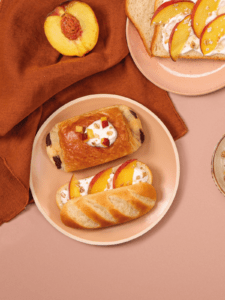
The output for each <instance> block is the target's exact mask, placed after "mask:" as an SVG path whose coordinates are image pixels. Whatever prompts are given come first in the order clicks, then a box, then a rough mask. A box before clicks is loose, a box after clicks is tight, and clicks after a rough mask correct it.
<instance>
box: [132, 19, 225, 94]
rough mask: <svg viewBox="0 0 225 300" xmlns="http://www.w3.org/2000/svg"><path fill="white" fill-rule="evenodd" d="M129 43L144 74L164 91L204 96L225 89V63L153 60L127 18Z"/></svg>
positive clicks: (167, 59)
mask: <svg viewBox="0 0 225 300" xmlns="http://www.w3.org/2000/svg"><path fill="white" fill-rule="evenodd" d="M126 36H127V44H128V48H129V50H130V53H131V56H132V58H133V60H134V63H135V64H136V66H137V67H138V69H139V70H140V71H141V72H142V74H143V75H144V76H145V77H146V78H147V79H148V80H150V81H151V82H153V83H154V84H155V85H157V86H159V87H160V88H162V89H164V90H166V91H168V92H172V93H176V94H181V95H189V96H194V95H203V94H207V93H210V92H213V91H216V90H218V89H220V88H222V87H224V86H225V61H216V60H203V59H196V60H190V59H179V60H178V61H176V62H174V61H172V59H169V58H159V57H150V56H149V55H148V53H147V51H146V50H145V47H144V44H143V42H142V40H141V38H140V36H139V34H138V32H137V30H136V28H135V27H134V25H133V23H132V22H131V21H130V20H129V19H127V26H126Z"/></svg>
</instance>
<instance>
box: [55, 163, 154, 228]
mask: <svg viewBox="0 0 225 300" xmlns="http://www.w3.org/2000/svg"><path fill="white" fill-rule="evenodd" d="M155 202H156V191H155V189H154V187H153V186H152V173H151V170H150V169H149V168H148V167H147V165H145V164H144V163H142V162H140V161H137V160H135V159H133V160H129V161H126V162H125V163H123V164H121V165H119V166H117V167H114V168H108V169H106V170H104V171H102V172H100V173H98V174H96V175H94V176H91V177H89V178H85V179H80V180H77V179H76V178H75V176H74V175H73V176H72V178H71V180H70V182H69V183H67V184H65V185H63V186H62V187H61V188H60V189H59V190H58V191H57V194H56V203H57V206H58V207H59V209H60V217H61V220H62V222H63V223H64V224H65V225H67V226H69V227H74V228H86V229H94V228H103V227H108V226H112V225H117V224H121V223H124V222H127V221H130V220H133V219H136V218H138V217H140V216H142V215H144V214H145V213H147V212H149V211H150V210H151V209H152V208H153V207H154V205H155Z"/></svg>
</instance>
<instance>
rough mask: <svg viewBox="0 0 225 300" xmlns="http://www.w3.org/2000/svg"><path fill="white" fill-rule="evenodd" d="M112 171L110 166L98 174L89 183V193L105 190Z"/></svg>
mask: <svg viewBox="0 0 225 300" xmlns="http://www.w3.org/2000/svg"><path fill="white" fill-rule="evenodd" d="M111 173H112V168H108V169H106V170H103V171H101V172H99V173H98V174H96V175H95V176H94V177H93V178H92V180H91V182H90V184H89V189H88V194H95V193H99V192H103V191H104V190H105V189H106V188H107V184H108V180H109V178H110V174H111Z"/></svg>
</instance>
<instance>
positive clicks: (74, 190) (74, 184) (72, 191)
mask: <svg viewBox="0 0 225 300" xmlns="http://www.w3.org/2000/svg"><path fill="white" fill-rule="evenodd" d="M77 197H80V187H79V181H78V180H77V178H76V177H75V175H74V174H73V176H72V177H71V179H70V182H69V198H70V199H73V198H77Z"/></svg>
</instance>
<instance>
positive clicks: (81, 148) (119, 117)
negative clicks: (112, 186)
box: [46, 105, 145, 172]
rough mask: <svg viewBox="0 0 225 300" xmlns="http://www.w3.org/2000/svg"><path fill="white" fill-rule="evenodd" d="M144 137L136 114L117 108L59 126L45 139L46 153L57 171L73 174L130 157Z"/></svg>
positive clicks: (98, 111) (82, 116) (94, 113)
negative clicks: (72, 172) (73, 172)
mask: <svg viewBox="0 0 225 300" xmlns="http://www.w3.org/2000/svg"><path fill="white" fill-rule="evenodd" d="M144 138H145V137H144V133H143V130H142V125H141V121H140V119H139V118H138V116H137V114H136V113H135V112H134V111H133V110H131V109H130V108H129V107H127V106H125V105H115V106H110V107H106V108H102V109H98V110H95V111H92V112H89V113H85V114H83V115H80V116H75V117H73V118H71V119H68V120H65V121H63V122H60V123H58V124H56V125H55V126H54V127H53V128H52V130H51V131H50V132H49V133H48V135H47V136H46V150H47V154H48V156H49V158H50V160H51V161H52V162H53V163H54V164H55V165H56V167H57V168H58V169H62V170H64V171H66V172H71V171H76V170H81V169H85V168H89V167H93V166H96V165H100V164H104V163H106V162H109V161H112V160H115V159H118V158H120V157H123V156H126V155H128V154H131V153H133V152H135V151H136V150H137V149H138V148H139V147H140V146H141V144H142V143H143V142H144Z"/></svg>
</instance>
